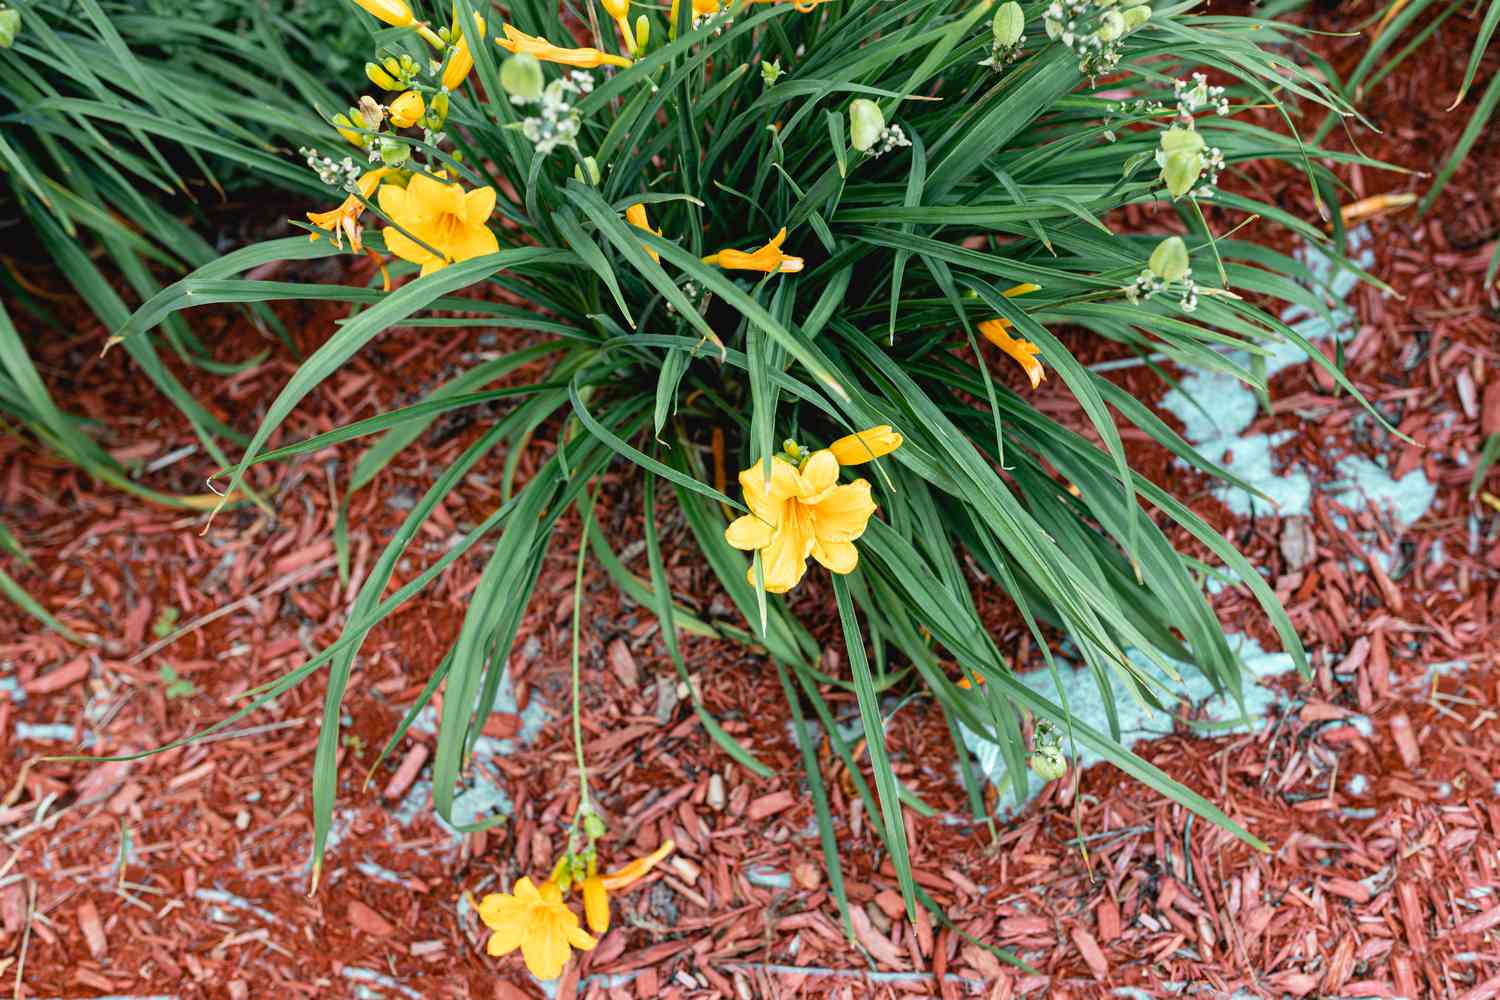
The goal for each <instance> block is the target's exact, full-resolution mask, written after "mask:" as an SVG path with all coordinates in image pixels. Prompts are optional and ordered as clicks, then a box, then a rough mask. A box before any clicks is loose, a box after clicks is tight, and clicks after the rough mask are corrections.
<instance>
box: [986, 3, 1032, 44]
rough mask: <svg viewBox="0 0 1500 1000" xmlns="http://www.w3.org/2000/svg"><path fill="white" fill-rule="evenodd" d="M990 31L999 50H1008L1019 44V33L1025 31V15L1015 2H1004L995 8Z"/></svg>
mask: <svg viewBox="0 0 1500 1000" xmlns="http://www.w3.org/2000/svg"><path fill="white" fill-rule="evenodd" d="M990 30H991V31H992V32H994V35H995V44H996V45H998V46H1000V47H1001V48H1005V49H1008V48H1010V47H1011V46H1012V45H1014V44H1016V43H1017V42H1019V41H1020V40H1021V32H1023V31H1025V30H1026V15H1025V13H1023V12H1022V10H1021V5H1020V4H1018V3H1016V0H1006V2H1005V3H1003V4H1001V5H1000V6H999V7H998V8H996V10H995V19H994V20H993V21H992V22H990Z"/></svg>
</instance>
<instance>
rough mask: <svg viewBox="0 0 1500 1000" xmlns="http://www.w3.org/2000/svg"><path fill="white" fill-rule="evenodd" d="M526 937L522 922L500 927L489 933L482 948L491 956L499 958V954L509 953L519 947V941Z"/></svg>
mask: <svg viewBox="0 0 1500 1000" xmlns="http://www.w3.org/2000/svg"><path fill="white" fill-rule="evenodd" d="M525 937H526V927H525V925H523V924H515V925H510V926H506V927H502V928H500V929H499V930H497V931H495V932H494V933H493V934H491V935H490V939H489V941H488V942H487V943H486V944H485V946H484V950H485V953H486V954H488V955H489V956H490V957H491V958H499V957H500V956H501V955H509V954H510V953H511V952H513V951H515V950H516V949H517V948H519V947H521V942H522V941H523V940H524V939H525Z"/></svg>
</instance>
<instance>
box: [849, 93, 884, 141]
mask: <svg viewBox="0 0 1500 1000" xmlns="http://www.w3.org/2000/svg"><path fill="white" fill-rule="evenodd" d="M884 131H885V115H883V114H881V113H880V105H878V104H876V103H875V102H874V101H872V100H870V99H869V98H866V97H857V98H855V99H854V100H853V101H850V102H849V138H850V140H851V141H852V142H853V143H854V148H855V149H857V150H859V151H860V152H861V153H863V152H864V151H865V150H867V149H869V148H870V147H871V146H873V145H875V143H876V141H877V140H879V138H880V133H882V132H884Z"/></svg>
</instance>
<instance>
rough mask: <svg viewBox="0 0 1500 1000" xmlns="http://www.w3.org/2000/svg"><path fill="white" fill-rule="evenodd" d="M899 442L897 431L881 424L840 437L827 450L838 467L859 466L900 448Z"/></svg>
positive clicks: (899, 436) (899, 437) (900, 440)
mask: <svg viewBox="0 0 1500 1000" xmlns="http://www.w3.org/2000/svg"><path fill="white" fill-rule="evenodd" d="M901 442H902V437H901V434H900V432H899V431H893V430H891V425H890V424H881V425H880V426H879V427H871V428H869V429H867V430H862V431H860V432H859V433H858V434H850V435H848V436H847V437H841V438H839V439H838V440H837V441H835V442H833V444H831V445H829V446H828V450H829V451H831V452H833V457H834V458H836V459H838V460H839V464H840V465H859V464H860V463H861V462H869V461H872V460H874V459H877V458H879V457H880V456H882V455H889V454H890V453H891V452H893V451H895V450H896V449H897V448H899V447H901Z"/></svg>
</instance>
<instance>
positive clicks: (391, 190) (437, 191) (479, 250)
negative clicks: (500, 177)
mask: <svg viewBox="0 0 1500 1000" xmlns="http://www.w3.org/2000/svg"><path fill="white" fill-rule="evenodd" d="M380 210H381V211H382V212H384V213H385V214H386V215H389V216H390V217H391V218H392V219H393V220H395V222H396V224H397V225H399V226H400V227H401V228H402V229H405V230H406V231H407V232H409V233H411V234H412V236H415V237H416V239H415V240H414V239H412V238H411V236H407V235H406V233H402V232H400V231H399V230H397V229H396V228H395V227H394V226H387V227H386V228H385V230H384V234H385V245H386V246H387V247H388V248H389V249H390V251H391V253H393V254H395V255H396V256H397V257H400V258H401V259H402V260H409V261H411V262H412V263H413V264H420V265H422V274H424V275H427V274H431V273H432V272H433V271H436V270H438V269H440V268H444V267H447V266H448V265H449V264H456V263H458V262H459V261H464V260H468V259H469V258H470V257H480V256H483V255H484V254H487V253H494V252H495V251H497V250H499V249H500V243H499V241H498V240H496V239H495V234H494V233H492V232H490V230H489V228H488V227H487V226H486V225H485V224H484V223H485V220H486V219H488V218H489V217H490V213H492V212H493V211H494V210H495V189H494V188H492V187H481V188H475V189H474V190H472V191H465V190H464V189H463V188H462V187H460V186H459V185H458V184H455V183H453V182H451V181H443V180H438V179H437V178H435V177H428V176H427V175H426V174H415V175H413V176H412V179H411V181H410V182H409V183H408V184H407V185H406V187H405V188H399V187H396V186H395V185H393V184H387V185H386V186H385V187H382V188H381V189H380ZM417 240H421V243H426V244H427V245H428V246H430V247H432V249H433V250H437V251H438V252H439V253H440V254H441V256H438V255H436V254H433V253H432V251H431V250H428V249H427V247H424V246H422V245H421V243H418V242H417Z"/></svg>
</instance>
